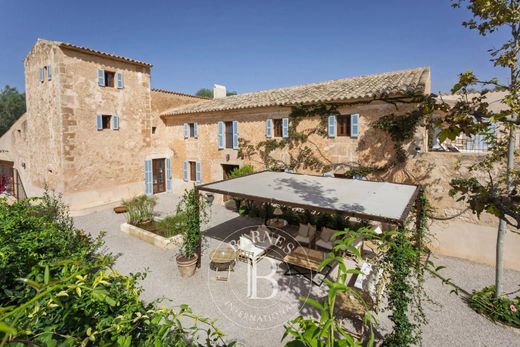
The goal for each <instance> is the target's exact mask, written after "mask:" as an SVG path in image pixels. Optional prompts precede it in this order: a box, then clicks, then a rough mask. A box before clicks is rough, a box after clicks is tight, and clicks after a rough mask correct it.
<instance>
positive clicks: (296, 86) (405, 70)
mask: <svg viewBox="0 0 520 347" xmlns="http://www.w3.org/2000/svg"><path fill="white" fill-rule="evenodd" d="M429 69H430V67H429V66H423V67H416V68H411V69H403V70H395V71H387V72H378V73H372V74H366V75H360V76H351V77H342V78H336V79H332V80H326V81H320V82H310V83H305V84H300V85H292V86H287V87H277V88H271V89H263V90H257V91H254V92H248V93H243V94H237V95H229V96H226V98H233V97H237V96H243V95H251V94H255V93H264V92H273V91H278V90H287V89H292V88H301V87H309V86H314V85H320V84H326V83H332V82H338V81H343V80H354V79H360V78H367V77H379V76H389V75H393V74H399V73H405V72H412V71H420V70H423V71H426V70H429Z"/></svg>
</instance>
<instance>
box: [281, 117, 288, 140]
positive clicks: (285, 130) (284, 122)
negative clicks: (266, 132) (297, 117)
mask: <svg viewBox="0 0 520 347" xmlns="http://www.w3.org/2000/svg"><path fill="white" fill-rule="evenodd" d="M282 137H289V118H282Z"/></svg>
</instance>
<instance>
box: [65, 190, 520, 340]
mask: <svg viewBox="0 0 520 347" xmlns="http://www.w3.org/2000/svg"><path fill="white" fill-rule="evenodd" d="M177 201H178V197H176V196H173V195H171V194H163V195H160V196H159V204H158V206H157V211H158V212H159V213H160V214H161V215H165V214H167V213H168V212H169V211H174V210H175V206H176V203H177ZM74 219H75V223H76V226H77V227H79V228H81V229H84V230H85V231H87V232H89V233H90V234H92V235H94V236H95V235H98V234H99V232H100V231H105V232H106V235H105V244H106V249H107V250H108V251H110V252H112V253H115V254H120V257H119V258H118V260H117V263H116V267H117V268H118V269H119V270H120V271H121V272H123V273H135V272H139V271H144V270H146V269H148V271H149V273H148V276H147V278H146V279H145V280H144V281H143V283H142V285H143V287H144V289H145V291H144V293H143V298H144V299H145V300H155V299H160V298H166V299H168V300H167V301H164V303H165V304H166V305H173V306H176V305H179V304H183V303H185V304H189V305H190V306H191V307H192V308H193V310H194V312H196V313H199V314H201V315H203V316H207V317H211V318H218V323H217V325H218V327H219V328H220V329H221V330H223V331H224V332H225V333H226V334H227V335H228V337H229V339H234V340H237V341H239V342H240V343H241V344H242V345H244V346H279V345H281V342H280V338H281V336H282V334H283V332H284V329H283V324H282V322H283V321H286V320H288V319H290V318H292V317H293V316H294V315H296V314H297V312H299V311H301V312H302V313H304V314H310V315H312V314H315V312H313V310H312V309H310V308H308V307H302V306H301V305H300V303H299V301H298V297H300V296H302V295H303V296H305V295H310V296H312V297H320V296H322V295H323V289H321V288H317V287H315V286H314V287H310V286H309V285H308V281H306V280H304V279H302V278H301V277H296V276H294V277H293V276H291V277H288V276H283V271H284V268H283V264H282V265H280V262H277V261H267V260H262V261H261V262H259V264H258V273H259V275H266V276H270V277H271V278H272V280H274V281H275V282H276V284H277V285H276V286H275V287H276V288H277V290H278V292H277V293H276V296H275V297H273V298H271V299H263V300H262V299H261V300H247V299H244V297H245V293H246V292H247V290H248V285H247V271H248V268H247V266H246V264H243V263H239V264H238V265H237V267H236V268H235V271H234V272H233V273H231V279H230V281H229V282H219V281H216V280H215V273H214V272H213V271H211V270H209V260H208V256H207V253H208V250H209V249H213V248H215V247H216V246H218V245H219V244H220V241H219V240H218V239H222V238H223V237H224V235H227V234H229V233H231V232H232V231H235V230H237V229H240V228H242V227H245V226H251V225H255V224H258V223H259V221H257V220H253V219H250V218H245V217H238V216H237V214H236V213H233V212H231V211H228V210H226V209H225V208H223V207H222V206H213V207H212V212H211V221H210V223H209V225H208V226H207V229H208V233H209V234H210V235H212V237H211V238H210V237H208V238H207V242H206V244H205V249H206V252H205V253H206V254H205V255H204V256H203V259H202V267H201V269H200V270H198V271H197V273H196V274H195V276H193V277H192V278H189V279H181V278H180V277H179V275H178V271H177V268H176V264H175V252H174V251H171V250H170V251H165V250H161V249H159V248H157V247H154V246H151V245H149V244H147V243H145V242H143V241H140V240H138V239H136V238H134V237H131V236H129V235H127V234H124V233H122V232H121V231H120V229H119V228H120V224H121V223H123V222H124V216H123V215H116V214H114V213H113V212H112V211H111V209H110V208H108V207H106V208H103V209H101V210H99V211H96V212H92V213H90V214H88V215H83V216H79V217H75V218H74ZM227 241H229V240H227ZM432 260H433V261H434V262H435V264H436V265H444V266H446V269H443V270H442V274H443V275H444V276H445V277H449V278H451V279H452V280H453V282H455V283H457V284H458V285H460V286H461V287H462V288H464V289H465V290H467V291H472V290H474V289H479V288H482V287H484V286H486V285H489V284H491V283H493V280H494V270H493V268H492V267H489V266H486V265H481V264H476V263H472V262H468V261H464V260H460V259H456V258H449V257H440V256H439V257H435V256H434V257H433V258H432ZM505 280H506V290H508V291H512V290H515V289H517V287H518V285H519V284H520V272H514V271H506V273H505ZM425 286H426V291H427V293H428V295H429V296H430V297H431V298H432V299H433V300H434V301H436V304H431V303H425V304H424V306H425V312H426V315H427V319H428V322H429V323H428V325H426V326H425V327H424V328H423V339H424V340H423V345H424V346H520V334H519V333H518V332H517V331H516V330H514V329H511V328H508V327H502V326H499V325H496V324H494V323H492V322H490V321H488V320H486V319H485V318H483V317H482V316H480V315H478V314H476V313H475V312H473V311H472V310H471V309H470V308H468V306H467V305H466V304H465V303H464V302H463V301H462V300H461V298H460V297H458V296H457V295H455V294H450V290H451V289H452V288H451V287H449V286H446V285H443V284H442V283H441V281H440V280H439V279H437V278H433V277H431V276H429V277H428V278H427V280H426V284H425ZM257 288H258V296H259V297H266V296H269V295H270V294H272V293H273V285H272V283H271V282H270V280H267V279H265V280H261V281H260V280H259V281H258V285H257ZM273 312H274V314H273ZM389 328H390V324H389V321H388V319H387V318H386V317H381V333H383V334H384V333H385V332H387V331H388V330H389Z"/></svg>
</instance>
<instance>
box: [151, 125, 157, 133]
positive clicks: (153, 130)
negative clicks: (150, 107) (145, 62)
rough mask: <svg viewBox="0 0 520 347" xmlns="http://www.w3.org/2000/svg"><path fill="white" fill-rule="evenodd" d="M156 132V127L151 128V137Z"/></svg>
mask: <svg viewBox="0 0 520 347" xmlns="http://www.w3.org/2000/svg"><path fill="white" fill-rule="evenodd" d="M156 131H157V127H152V135H153V134H155V132H156Z"/></svg>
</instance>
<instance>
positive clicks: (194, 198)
mask: <svg viewBox="0 0 520 347" xmlns="http://www.w3.org/2000/svg"><path fill="white" fill-rule="evenodd" d="M177 214H183V215H184V216H185V217H184V218H185V220H184V226H183V227H182V232H181V235H182V237H183V242H182V246H181V247H180V250H179V252H180V255H181V256H182V257H184V258H187V259H190V258H193V257H194V256H195V254H197V255H199V252H200V246H201V242H202V233H201V230H200V226H201V224H203V223H206V222H207V219H208V209H207V204H206V201H205V199H203V198H202V197H201V196H200V195H199V194H197V192H196V191H195V189H190V190H185V191H184V194H183V196H182V199H181V201H180V202H179V204H178V205H177Z"/></svg>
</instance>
